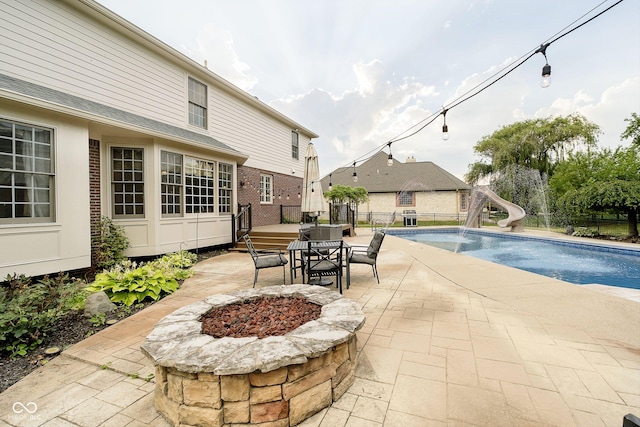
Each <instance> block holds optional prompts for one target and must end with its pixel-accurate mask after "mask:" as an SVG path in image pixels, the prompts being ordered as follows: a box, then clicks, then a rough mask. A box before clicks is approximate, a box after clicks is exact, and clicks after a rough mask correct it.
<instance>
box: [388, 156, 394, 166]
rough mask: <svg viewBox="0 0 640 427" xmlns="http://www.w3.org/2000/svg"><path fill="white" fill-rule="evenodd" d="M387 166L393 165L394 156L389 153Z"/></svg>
mask: <svg viewBox="0 0 640 427" xmlns="http://www.w3.org/2000/svg"><path fill="white" fill-rule="evenodd" d="M387 166H393V156H392V155H391V153H389V158H388V159H387Z"/></svg>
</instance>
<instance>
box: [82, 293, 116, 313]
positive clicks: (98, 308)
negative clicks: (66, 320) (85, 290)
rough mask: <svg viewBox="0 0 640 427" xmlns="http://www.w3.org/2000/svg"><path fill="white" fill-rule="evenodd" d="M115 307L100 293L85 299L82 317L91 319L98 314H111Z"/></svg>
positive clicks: (105, 295) (104, 294)
mask: <svg viewBox="0 0 640 427" xmlns="http://www.w3.org/2000/svg"><path fill="white" fill-rule="evenodd" d="M116 308H117V307H116V305H115V304H114V303H112V302H111V301H110V300H109V297H108V296H107V294H106V293H104V292H102V291H100V292H96V293H93V294H91V295H89V296H88V297H87V302H86V304H85V306H84V317H93V316H95V315H97V314H100V313H105V314H106V313H111V312H112V311H114V310H115V309H116Z"/></svg>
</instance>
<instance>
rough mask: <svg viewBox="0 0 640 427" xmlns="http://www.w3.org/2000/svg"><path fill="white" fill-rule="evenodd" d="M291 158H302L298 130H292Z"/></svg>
mask: <svg viewBox="0 0 640 427" xmlns="http://www.w3.org/2000/svg"><path fill="white" fill-rule="evenodd" d="M291 158H292V159H296V160H298V159H299V158H300V146H299V145H298V132H296V131H295V130H294V131H292V132H291Z"/></svg>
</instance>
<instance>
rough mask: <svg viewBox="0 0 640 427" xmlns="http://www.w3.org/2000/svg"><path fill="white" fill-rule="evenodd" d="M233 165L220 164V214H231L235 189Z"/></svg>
mask: <svg viewBox="0 0 640 427" xmlns="http://www.w3.org/2000/svg"><path fill="white" fill-rule="evenodd" d="M232 178H233V165H230V164H227V163H219V164H218V212H219V213H220V214H230V213H231V199H232V194H233V193H232V189H233V186H232V185H233V179H232Z"/></svg>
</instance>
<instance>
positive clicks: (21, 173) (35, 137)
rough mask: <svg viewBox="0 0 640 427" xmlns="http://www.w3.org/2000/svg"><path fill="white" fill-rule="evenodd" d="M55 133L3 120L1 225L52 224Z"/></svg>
mask: <svg viewBox="0 0 640 427" xmlns="http://www.w3.org/2000/svg"><path fill="white" fill-rule="evenodd" d="M52 142H53V130H52V129H46V128H40V127H36V126H30V125H26V124H22V123H15V122H11V121H8V120H1V119H0V223H16V222H50V221H53V206H52V201H53V182H54V173H53V154H52V153H53V147H52Z"/></svg>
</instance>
